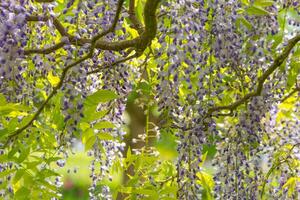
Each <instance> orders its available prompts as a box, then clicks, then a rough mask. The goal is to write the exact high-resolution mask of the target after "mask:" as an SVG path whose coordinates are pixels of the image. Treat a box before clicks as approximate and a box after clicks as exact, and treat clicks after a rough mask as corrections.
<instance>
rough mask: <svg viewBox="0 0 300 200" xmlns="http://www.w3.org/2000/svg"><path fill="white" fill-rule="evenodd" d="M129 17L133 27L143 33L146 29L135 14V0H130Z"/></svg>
mask: <svg viewBox="0 0 300 200" xmlns="http://www.w3.org/2000/svg"><path fill="white" fill-rule="evenodd" d="M128 14H129V19H130V21H131V23H132V27H133V28H134V29H135V30H137V31H138V33H139V34H141V33H142V32H143V31H144V28H143V24H142V23H141V22H140V21H139V19H138V18H137V17H136V14H135V0H130V2H129V10H128Z"/></svg>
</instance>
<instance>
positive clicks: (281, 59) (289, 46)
mask: <svg viewBox="0 0 300 200" xmlns="http://www.w3.org/2000/svg"><path fill="white" fill-rule="evenodd" d="M299 40H300V35H297V36H295V37H294V38H292V39H290V40H289V41H288V44H287V46H286V47H285V49H284V50H283V52H282V53H281V54H280V55H279V56H278V57H277V58H275V60H274V62H273V63H272V65H271V66H270V67H269V68H268V69H267V70H266V71H265V72H264V73H263V74H262V75H261V76H260V77H259V78H258V80H259V81H258V84H257V87H256V90H255V91H254V92H250V93H248V94H246V95H245V96H244V97H243V98H242V99H239V100H237V101H235V102H234V103H232V104H229V105H227V106H216V107H213V108H210V109H208V115H211V114H213V113H214V112H217V111H221V110H229V111H232V110H234V109H236V108H237V107H239V106H240V105H241V104H243V103H245V102H247V101H248V100H249V99H250V98H252V97H255V96H259V95H260V94H261V92H262V90H263V86H264V83H265V81H266V80H267V78H268V77H269V76H270V75H271V74H272V73H273V72H274V71H275V70H276V69H277V68H278V67H279V66H280V65H281V64H282V63H283V62H284V60H285V59H286V58H287V57H288V55H289V54H290V52H291V50H292V49H293V47H294V46H295V45H296V44H297V43H298V41H299Z"/></svg>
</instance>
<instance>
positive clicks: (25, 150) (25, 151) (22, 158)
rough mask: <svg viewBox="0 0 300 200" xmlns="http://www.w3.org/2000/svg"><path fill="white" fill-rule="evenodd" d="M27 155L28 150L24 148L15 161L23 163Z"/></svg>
mask: <svg viewBox="0 0 300 200" xmlns="http://www.w3.org/2000/svg"><path fill="white" fill-rule="evenodd" d="M29 153H30V148H24V149H22V151H21V154H20V156H19V158H18V160H17V161H18V163H21V162H23V161H24V160H25V159H26V158H27V157H28V155H29Z"/></svg>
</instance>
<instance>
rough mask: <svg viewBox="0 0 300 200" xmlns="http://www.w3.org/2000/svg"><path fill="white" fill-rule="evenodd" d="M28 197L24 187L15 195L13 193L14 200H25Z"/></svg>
mask: <svg viewBox="0 0 300 200" xmlns="http://www.w3.org/2000/svg"><path fill="white" fill-rule="evenodd" d="M29 196H30V190H29V189H27V188H26V187H21V188H20V189H19V190H18V191H17V192H16V193H15V196H14V197H15V199H17V200H26V199H29Z"/></svg>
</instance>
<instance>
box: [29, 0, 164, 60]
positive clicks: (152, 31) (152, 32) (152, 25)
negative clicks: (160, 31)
mask: <svg viewBox="0 0 300 200" xmlns="http://www.w3.org/2000/svg"><path fill="white" fill-rule="evenodd" d="M123 1H124V0H120V1H119V3H118V5H120V2H123ZM160 1H161V0H152V1H151V0H147V1H146V3H145V7H144V21H145V30H144V31H143V32H142V34H141V35H140V36H138V37H136V38H134V39H132V40H122V41H117V42H109V41H105V40H99V39H100V38H101V37H103V36H104V35H106V34H108V33H110V32H112V31H113V30H114V29H115V26H116V24H117V21H118V18H116V17H115V19H114V21H113V24H112V26H111V27H110V28H109V29H108V30H106V31H104V32H102V33H100V34H98V35H96V36H94V37H93V38H92V39H91V40H90V39H75V37H74V36H72V35H69V34H68V33H67V32H66V31H65V30H64V28H63V26H62V25H61V23H60V22H59V21H58V20H54V25H55V27H56V28H57V29H58V31H59V32H60V33H61V34H62V36H67V37H68V38H69V41H70V43H71V44H73V45H78V46H81V45H84V44H86V43H92V42H93V41H95V40H98V41H97V42H96V44H95V48H97V49H101V50H111V51H121V50H125V49H128V48H130V47H133V48H135V49H136V50H137V51H139V52H143V51H144V50H145V49H146V47H147V46H148V45H149V44H150V42H151V41H152V40H153V39H154V37H155V36H156V32H157V22H156V10H157V7H158V4H159V2H160ZM118 11H121V8H120V7H119V6H118V9H117V13H118ZM118 14H120V13H118ZM47 19H49V18H47V17H37V16H33V17H29V18H28V20H29V21H43V20H47ZM54 19H56V18H54ZM56 45H57V44H56ZM56 45H54V46H56ZM52 49H54V50H56V49H55V48H53V47H52ZM28 51H34V52H36V53H44V52H47V53H48V52H49V51H46V50H25V53H26V54H28V53H27V52H28ZM50 53H51V52H50Z"/></svg>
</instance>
